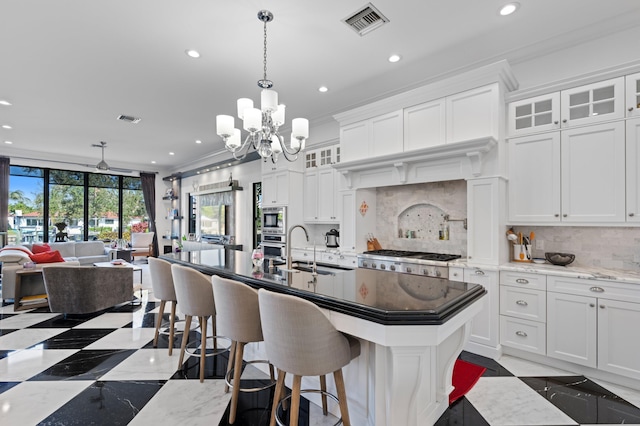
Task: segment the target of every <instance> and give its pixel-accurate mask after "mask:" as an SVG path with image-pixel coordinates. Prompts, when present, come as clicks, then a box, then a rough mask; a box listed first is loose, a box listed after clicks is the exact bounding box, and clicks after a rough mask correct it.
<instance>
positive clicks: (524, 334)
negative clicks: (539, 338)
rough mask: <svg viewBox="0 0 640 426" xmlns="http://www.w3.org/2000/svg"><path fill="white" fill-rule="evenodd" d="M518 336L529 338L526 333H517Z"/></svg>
mask: <svg viewBox="0 0 640 426" xmlns="http://www.w3.org/2000/svg"><path fill="white" fill-rule="evenodd" d="M516 336H520V337H527V333H525V332H524V331H516Z"/></svg>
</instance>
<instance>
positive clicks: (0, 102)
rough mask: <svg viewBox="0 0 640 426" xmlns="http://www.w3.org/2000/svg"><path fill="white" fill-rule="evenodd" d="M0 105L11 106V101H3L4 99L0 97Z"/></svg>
mask: <svg viewBox="0 0 640 426" xmlns="http://www.w3.org/2000/svg"><path fill="white" fill-rule="evenodd" d="M0 105H6V106H11V102H9V101H5V100H4V99H0Z"/></svg>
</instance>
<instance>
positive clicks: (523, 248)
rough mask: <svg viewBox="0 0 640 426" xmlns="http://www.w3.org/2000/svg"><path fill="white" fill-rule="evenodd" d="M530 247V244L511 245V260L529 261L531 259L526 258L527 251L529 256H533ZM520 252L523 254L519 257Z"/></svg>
mask: <svg viewBox="0 0 640 426" xmlns="http://www.w3.org/2000/svg"><path fill="white" fill-rule="evenodd" d="M531 249H532V247H531V244H514V245H513V261H514V262H529V263H531V259H528V258H527V253H529V255H530V256H531V258H533V254H532V252H531ZM520 253H522V254H524V257H523V258H522V259H520Z"/></svg>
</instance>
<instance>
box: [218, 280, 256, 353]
mask: <svg viewBox="0 0 640 426" xmlns="http://www.w3.org/2000/svg"><path fill="white" fill-rule="evenodd" d="M211 281H212V282H213V294H214V297H215V304H216V314H217V319H216V321H217V322H216V325H217V327H218V330H219V332H220V334H221V335H223V336H226V337H228V338H230V339H231V340H233V341H236V342H244V343H249V342H261V341H262V340H263V337H262V327H261V326H260V306H259V305H258V291H257V290H255V289H253V288H251V287H249V286H248V285H247V284H244V283H241V282H239V281H235V280H230V279H227V278H222V277H219V276H217V275H213V276H212V277H211Z"/></svg>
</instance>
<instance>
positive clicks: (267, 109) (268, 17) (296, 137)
mask: <svg viewBox="0 0 640 426" xmlns="http://www.w3.org/2000/svg"><path fill="white" fill-rule="evenodd" d="M258 19H259V20H260V21H262V22H263V23H264V55H263V63H264V76H263V78H262V80H258V86H259V87H261V88H262V92H261V95H260V101H261V109H257V108H254V107H253V100H251V99H247V98H240V99H238V118H240V119H241V120H242V121H243V128H244V129H245V130H246V131H247V132H249V134H248V135H247V137H246V138H245V140H244V142H242V143H241V138H240V130H239V129H236V128H235V123H234V118H233V117H232V116H230V115H218V116H217V117H216V133H217V134H218V136H220V137H221V138H222V140H224V142H225V147H226V148H227V149H228V150H229V151H231V152H232V153H233V157H234V158H235V159H237V160H241V159H243V158H244V157H246V156H247V153H248V152H249V149H250V147H253V149H255V150H256V151H257V152H258V154H259V155H260V157H262V158H265V159H266V158H271V161H273V162H274V163H275V162H276V161H278V156H279V154H281V153H282V154H284V158H286V159H287V160H288V161H295V160H296V159H297V158H298V155H297V154H298V153H299V152H300V151H301V150H304V146H305V141H306V139H307V138H308V137H309V120H307V119H306V118H294V119H293V120H292V121H291V140H290V143H289V145H288V146H287V144H285V141H284V137H283V136H282V135H281V134H280V133H279V131H278V129H279V128H280V126H282V125H283V124H284V110H285V106H284V105H282V104H280V105H278V92H276V91H275V90H271V88H272V87H273V82H272V81H271V80H267V22H271V21H272V20H273V14H272V13H271V12H269V11H268V10H261V11H260V12H258Z"/></svg>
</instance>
